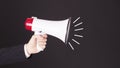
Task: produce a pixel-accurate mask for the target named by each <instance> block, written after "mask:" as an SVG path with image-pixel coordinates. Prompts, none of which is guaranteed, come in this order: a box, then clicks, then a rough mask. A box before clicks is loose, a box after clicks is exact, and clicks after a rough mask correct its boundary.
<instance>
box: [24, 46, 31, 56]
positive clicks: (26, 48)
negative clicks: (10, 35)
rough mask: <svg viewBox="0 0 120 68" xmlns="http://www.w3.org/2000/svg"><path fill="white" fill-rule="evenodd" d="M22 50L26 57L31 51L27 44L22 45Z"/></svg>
mask: <svg viewBox="0 0 120 68" xmlns="http://www.w3.org/2000/svg"><path fill="white" fill-rule="evenodd" d="M24 51H25V56H26V58H28V57H30V55H31V53H30V51H29V47H28V45H27V44H25V45H24Z"/></svg>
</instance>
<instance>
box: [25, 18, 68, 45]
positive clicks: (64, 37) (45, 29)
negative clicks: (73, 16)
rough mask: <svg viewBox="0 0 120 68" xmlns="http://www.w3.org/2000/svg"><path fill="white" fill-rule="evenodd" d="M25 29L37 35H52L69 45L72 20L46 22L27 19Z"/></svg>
mask: <svg viewBox="0 0 120 68" xmlns="http://www.w3.org/2000/svg"><path fill="white" fill-rule="evenodd" d="M25 28H26V29H27V30H30V31H34V32H35V34H40V33H46V34H48V35H52V36H54V37H56V38H58V39H60V40H61V41H63V42H64V43H65V44H67V42H68V36H69V30H70V18H68V19H65V20H45V19H38V18H37V17H31V18H27V19H26V21H25Z"/></svg>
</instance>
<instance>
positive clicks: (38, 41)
mask: <svg viewBox="0 0 120 68" xmlns="http://www.w3.org/2000/svg"><path fill="white" fill-rule="evenodd" d="M46 41H47V35H46V34H43V35H33V36H32V37H31V39H30V41H29V42H28V43H27V44H26V50H27V52H28V54H29V55H31V54H36V53H39V52H40V51H42V50H44V49H45V48H46ZM37 46H39V49H38V48H37Z"/></svg>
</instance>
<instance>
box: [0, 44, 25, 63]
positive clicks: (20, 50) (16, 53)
mask: <svg viewBox="0 0 120 68" xmlns="http://www.w3.org/2000/svg"><path fill="white" fill-rule="evenodd" d="M25 60H26V57H25V53H24V45H19V46H15V47H11V48H2V49H0V65H4V64H11V63H15V62H21V61H25Z"/></svg>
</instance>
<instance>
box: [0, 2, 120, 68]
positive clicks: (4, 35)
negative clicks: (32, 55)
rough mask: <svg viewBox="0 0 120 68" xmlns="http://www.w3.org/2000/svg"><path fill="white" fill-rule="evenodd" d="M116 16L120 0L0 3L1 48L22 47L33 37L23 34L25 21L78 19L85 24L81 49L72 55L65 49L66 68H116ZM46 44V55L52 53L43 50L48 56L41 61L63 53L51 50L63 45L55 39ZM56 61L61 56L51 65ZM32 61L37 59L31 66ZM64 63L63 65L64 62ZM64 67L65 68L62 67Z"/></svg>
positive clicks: (117, 37) (117, 60)
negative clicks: (35, 17)
mask: <svg viewBox="0 0 120 68" xmlns="http://www.w3.org/2000/svg"><path fill="white" fill-rule="evenodd" d="M119 12H120V6H119V0H1V1H0V41H1V42H0V47H1V48H2V47H11V46H16V45H18V44H24V43H26V42H27V41H28V40H29V38H30V37H31V35H32V34H33V33H31V32H30V31H26V30H25V28H24V21H25V19H26V18H27V17H31V16H37V17H39V18H43V19H55V20H56V19H66V18H68V17H73V18H77V17H78V16H80V17H82V19H83V21H84V28H85V30H84V32H83V35H84V38H83V39H80V42H81V45H80V46H78V48H77V50H76V51H74V52H73V51H71V50H69V49H68V52H67V54H68V53H69V54H68V55H67V57H68V59H67V60H68V61H70V62H67V64H68V65H69V66H68V67H69V68H119V67H120V66H119V64H120V62H119V61H120V59H119V57H120V55H119V52H120V50H119V48H120V46H119V45H120V44H119V40H120V39H119V38H120V36H119V34H120V31H119V23H120V19H119V17H120V13H119ZM88 23H89V24H88ZM88 26H89V30H88ZM88 35H89V40H88ZM49 40H50V41H49ZM49 40H48V41H49V42H48V43H49V45H50V44H51V45H52V44H53V47H50V46H49V47H48V48H47V49H48V51H51V50H53V52H52V51H51V52H48V51H47V49H46V51H47V52H46V53H47V54H51V55H45V56H44V57H46V58H47V57H49V56H50V57H54V58H55V56H54V54H57V53H56V52H58V53H62V52H64V50H63V51H61V50H62V47H60V48H59V49H58V50H57V51H56V49H55V48H56V47H54V45H56V44H59V45H60V44H61V45H64V44H63V43H61V42H60V41H59V40H58V39H57V41H58V42H57V41H56V38H53V37H51V36H50V37H49ZM55 42H56V43H55ZM54 51H56V52H54ZM65 51H66V50H65ZM79 53H80V54H79ZM61 55H62V54H61ZM59 57H63V56H59V55H58V56H57V58H55V59H54V61H53V60H51V64H52V63H53V64H54V63H56V62H57V61H59V60H61V59H60V58H59ZM42 58H43V57H42ZM44 59H45V58H43V60H44ZM70 59H72V60H70ZM41 60H42V59H41ZM55 60H56V61H55ZM35 61H36V59H35V60H33V61H32V62H35ZM45 61H46V62H47V61H50V59H49V58H47V59H46V60H45ZM64 61H65V62H66V60H64ZM46 62H44V63H41V65H43V67H42V68H47V67H49V66H50V64H45V63H46ZM61 62H63V61H61ZM49 63H50V62H49ZM29 64H31V63H30V62H29V63H28V64H27V65H29ZM58 64H59V63H58ZM24 65H25V63H24V62H21V63H16V64H10V65H5V66H2V67H3V68H10V67H11V68H16V67H17V68H19V67H20V68H21V67H22V68H24V67H25V66H24ZM38 65H40V64H38ZM45 65H46V66H45ZM55 65H57V64H55ZM18 66H19V67H18ZM44 66H45V67H44ZM61 66H62V65H61ZM2 67H1V68H2ZM28 67H31V66H27V68H28ZM63 67H64V68H66V66H64V65H63ZM49 68H52V67H49Z"/></svg>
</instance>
